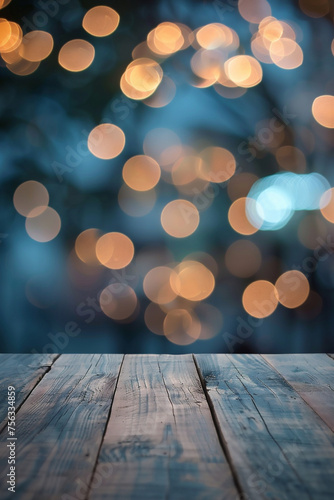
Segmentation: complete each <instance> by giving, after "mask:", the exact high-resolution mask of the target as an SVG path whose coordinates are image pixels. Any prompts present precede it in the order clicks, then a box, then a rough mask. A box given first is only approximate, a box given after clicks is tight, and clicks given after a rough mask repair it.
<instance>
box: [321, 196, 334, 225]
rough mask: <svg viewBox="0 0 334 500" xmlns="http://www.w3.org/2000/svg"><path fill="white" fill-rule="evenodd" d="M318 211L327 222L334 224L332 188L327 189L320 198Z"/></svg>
mask: <svg viewBox="0 0 334 500" xmlns="http://www.w3.org/2000/svg"><path fill="white" fill-rule="evenodd" d="M320 211H321V213H322V215H323V216H324V217H325V219H326V220H328V222H331V223H332V224H334V188H331V189H328V190H327V191H326V192H325V193H324V194H323V195H322V197H321V200H320Z"/></svg>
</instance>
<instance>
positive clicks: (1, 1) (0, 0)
mask: <svg viewBox="0 0 334 500" xmlns="http://www.w3.org/2000/svg"><path fill="white" fill-rule="evenodd" d="M11 1H12V0H0V9H3V8H4V7H7V5H8V4H10V2H11Z"/></svg>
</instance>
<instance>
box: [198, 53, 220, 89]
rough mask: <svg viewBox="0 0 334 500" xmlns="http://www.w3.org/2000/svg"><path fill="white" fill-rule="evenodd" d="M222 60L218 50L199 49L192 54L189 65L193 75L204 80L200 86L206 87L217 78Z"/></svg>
mask: <svg viewBox="0 0 334 500" xmlns="http://www.w3.org/2000/svg"><path fill="white" fill-rule="evenodd" d="M223 62H224V59H223V56H222V54H221V52H220V51H217V50H207V49H200V50H198V51H197V52H195V54H194V55H193V56H192V58H191V61H190V65H191V69H192V70H193V72H194V73H195V75H197V76H198V77H199V78H202V79H203V80H205V81H206V83H205V84H204V85H202V86H204V87H208V86H210V85H213V84H214V83H216V82H217V81H218V80H219V78H220V75H221V71H222V67H223Z"/></svg>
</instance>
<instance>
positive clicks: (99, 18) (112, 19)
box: [82, 5, 119, 37]
mask: <svg viewBox="0 0 334 500" xmlns="http://www.w3.org/2000/svg"><path fill="white" fill-rule="evenodd" d="M118 25H119V15H118V13H117V12H116V11H115V10H114V9H112V8H111V7H107V6H106V5H98V6H97V7H93V8H92V9H89V11H88V12H86V14H85V16H84V18H83V21H82V26H83V28H84V29H85V30H86V31H87V33H89V34H90V35H93V36H98V37H102V36H108V35H111V33H113V32H114V31H115V30H116V28H117V26H118Z"/></svg>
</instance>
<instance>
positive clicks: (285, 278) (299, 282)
mask: <svg viewBox="0 0 334 500" xmlns="http://www.w3.org/2000/svg"><path fill="white" fill-rule="evenodd" d="M275 287H276V290H277V293H278V300H279V302H280V303H281V304H282V305H283V306H285V307H287V308H289V309H293V308H295V307H298V306H300V305H301V304H303V303H304V302H305V300H306V299H307V297H308V294H309V292H310V285H309V282H308V280H307V278H306V276H305V274H303V273H301V272H300V271H295V270H293V271H287V272H286V273H283V274H282V275H281V276H280V277H279V278H278V280H277V281H276V283H275Z"/></svg>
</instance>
